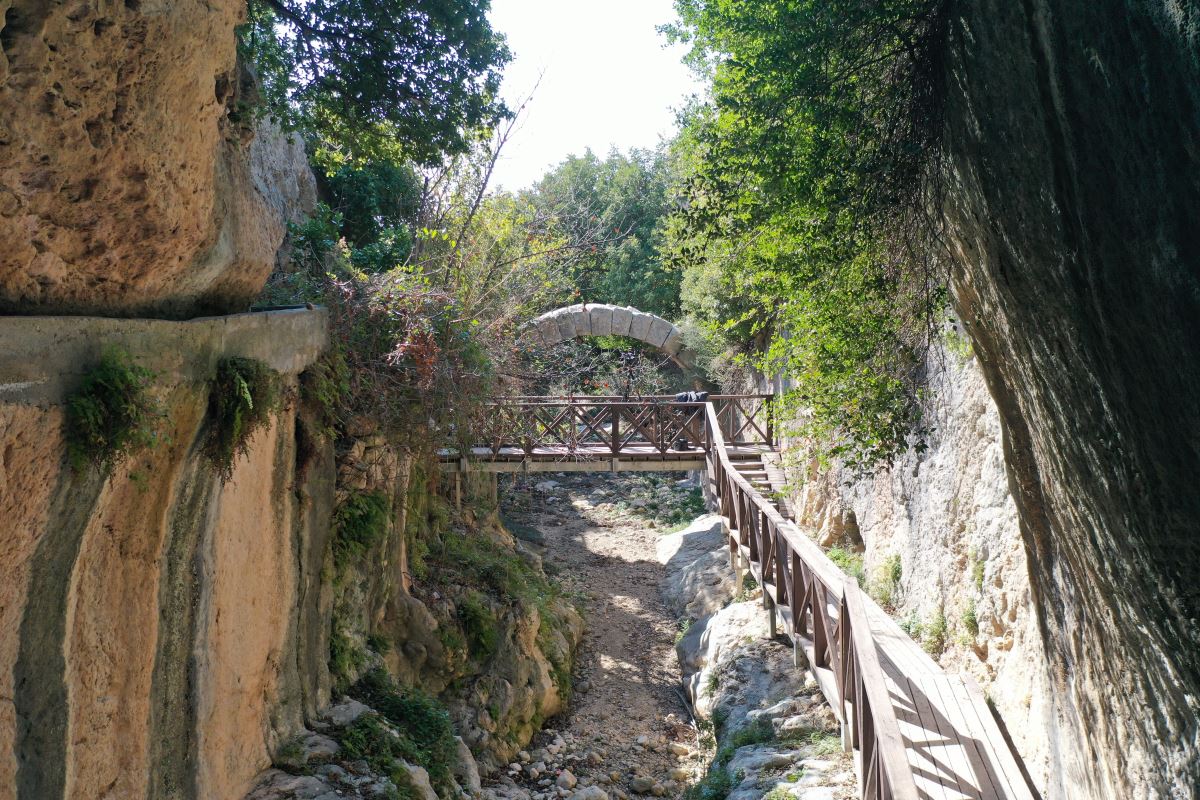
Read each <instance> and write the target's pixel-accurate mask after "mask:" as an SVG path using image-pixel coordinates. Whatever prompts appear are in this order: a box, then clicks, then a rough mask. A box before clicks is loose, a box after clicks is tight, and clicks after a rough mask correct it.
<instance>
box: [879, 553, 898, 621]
mask: <svg viewBox="0 0 1200 800" xmlns="http://www.w3.org/2000/svg"><path fill="white" fill-rule="evenodd" d="M878 576H879V577H878V580H876V581H875V582H873V583H872V584H871V596H872V597H874V598H875V599H876V600H877V601H879V604H880V605H881V606H884V607H889V608H890V607H891V606H892V605H893V604H894V603H895V601H896V596H897V595H898V594H899V592H900V580H901V578H903V576H904V567H903V565H902V563H901V561H900V554H899V553H893V554H892V555H890V556H888V557H887V558H886V559H884V562H883V564H882V565H880V567H879V571H878Z"/></svg>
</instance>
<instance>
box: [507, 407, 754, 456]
mask: <svg viewBox="0 0 1200 800" xmlns="http://www.w3.org/2000/svg"><path fill="white" fill-rule="evenodd" d="M772 401H773V396H772V395H712V396H709V398H708V402H709V403H712V404H713V407H714V409H715V411H716V417H718V420H720V427H721V432H722V433H724V434H725V443H726V444H727V445H774V444H776V439H775V425H774V420H773V413H772ZM492 408H493V409H494V411H496V414H494V416H493V422H492V425H491V426H490V428H488V431H487V432H486V435H487V441H488V443H490V445H491V446H492V447H493V450H494V449H497V447H499V446H521V447H536V446H540V445H550V446H572V445H574V446H576V447H581V446H590V445H594V444H600V439H601V438H600V435H599V428H606V429H610V426H611V425H612V423H613V422H616V423H617V426H618V429H620V428H622V427H624V428H625V429H634V431H636V432H637V433H638V434H640V437H641V438H640V439H628V440H626V441H629V443H635V441H636V443H637V444H650V445H653V446H655V447H660V446H661V445H662V444H667V445H673V444H674V443H664V441H660V439H661V437H658V435H655V434H653V433H652V432H653V431H654V425H653V423H654V422H664V426H662V429H664V431H666V432H668V433H670V432H671V431H672V421H671V420H670V419H667V417H671V416H674V417H678V416H679V414H680V411H679V409H683V408H686V409H688V410H689V416H691V413H692V411H695V413H696V416H697V417H700V419H701V420H703V417H704V415H706V410H704V405H703V403H680V402H677V401H676V398H674V396H673V395H653V396H643V397H622V396H618V395H563V396H521V397H509V398H504V399H503V401H497V402H496V403H493V404H492ZM622 417H624V420H625V421H626V422H628V425H625V426H623V425H622V421H623V420H622ZM572 422H574V423H575V425H576V426H577V427H576V431H575V432H574V433H572V432H571V431H570V429H569V427H570V425H571V423H572ZM689 427H691V426H690V425H689ZM703 428H704V423H703V422H701V425H700V429H701V432H702V431H703ZM610 432H611V429H610ZM698 440H700V437H696V438H694V439H692V443H694V444H695V443H696V441H698ZM500 441H503V443H504V444H503V445H499V444H497V443H500ZM662 452H665V450H662Z"/></svg>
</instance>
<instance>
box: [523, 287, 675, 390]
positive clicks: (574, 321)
mask: <svg viewBox="0 0 1200 800" xmlns="http://www.w3.org/2000/svg"><path fill="white" fill-rule="evenodd" d="M584 336H628V337H629V338H630V339H637V340H638V341H640V342H645V343H646V344H648V345H650V346H652V347H657V348H658V349H659V350H661V351H662V352H663V353H664V354H665V355H666V356H667V357H668V358H670V359H671V361H672V362H674V363H675V365H676V366H678V367H679V368H680V369H682V370H683V371H684V372H685V373H687V374H689V375H695V374H696V358H695V354H694V353H693V352H692V351H691V350H690V349H688V348H687V347H686V346H684V343H683V332H682V331H680V330H679V328H678V327H677V326H675V325H674V324H673V323H671V322H669V321H668V320H665V319H663V318H662V317H659V316H656V315H654V314H648V313H646V312H645V311H638V310H637V309H636V308H629V307H628V306H614V305H609V304H608V303H581V304H577V305H573V306H567V307H566V308H559V309H555V310H554V311H548V312H546V313H545V314H542V315H541V316H540V317H538V318H536V319H534V320H532V321H530V322H529V323H528V324H526V325H525V327H524V328H523V329H522V338H526V339H532V340H533V341H534V342H537V343H538V344H540V345H542V346H543V347H552V346H554V345H556V344H559V343H560V342H565V341H567V340H568V339H576V338H580V337H584Z"/></svg>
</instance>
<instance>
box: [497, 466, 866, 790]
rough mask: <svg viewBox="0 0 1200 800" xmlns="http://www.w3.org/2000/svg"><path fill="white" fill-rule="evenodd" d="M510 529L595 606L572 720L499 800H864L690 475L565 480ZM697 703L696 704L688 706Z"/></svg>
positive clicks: (524, 503) (522, 485)
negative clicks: (738, 590) (733, 566)
mask: <svg viewBox="0 0 1200 800" xmlns="http://www.w3.org/2000/svg"><path fill="white" fill-rule="evenodd" d="M504 497H505V499H504V505H505V515H506V518H507V520H508V523H509V527H510V529H511V530H513V532H514V533H515V534H516V535H517V536H518V537H520V538H522V539H524V540H525V542H526V543H527V544H530V545H533V546H535V547H536V548H538V549H539V550H541V551H542V554H543V557H544V559H545V563H546V568H547V571H548V572H554V573H557V576H558V579H559V580H560V581H561V582H562V584H563V586H564V588H566V589H567V590H568V591H570V592H572V593H574V594H575V595H576V596H577V597H579V598H580V600H581V601H582V604H583V606H584V608H585V616H586V619H587V633H586V635H585V639H584V643H583V646H582V648H581V650H580V656H579V661H578V663H579V666H578V668H577V671H576V674H575V686H576V694H575V697H574V699H573V700H572V703H571V708H570V710H569V712H568V713H567V714H566V715H564V716H563V717H560V718H557V719H555V720H552V721H550V723H549V727H547V728H546V729H545V730H543V732H542V733H540V734H539V735H538V736H537V737H536V738H535V740H534V742H533V743H532V744H531V745H530V747H529V748H527V749H526V750H525V751H523V752H521V753H520V754H519V755H518V757H517V759H516V760H515V761H513V762H512V763H511V764H509V765H508V767H507V768H505V769H503V770H501V772H500V773H499V774H498V775H496V776H493V782H492V783H491V784H490V785H489V786H486V787H485V789H484V792H485V796H486V797H487V798H488V800H567V799H570V800H628V799H629V798H631V797H638V796H650V797H654V796H658V797H685V796H687V797H692V798H696V800H723V799H724V798H726V797H733V798H736V799H737V800H756V799H757V798H760V797H763V796H764V795H770V796H771V800H783V799H784V798H787V797H798V798H805V799H806V800H841V798H850V797H853V796H855V791H856V790H855V783H854V776H853V771H852V768H851V762H850V761H849V759H848V757H846V756H845V755H843V754H842V752H841V745H840V739H839V738H838V735H837V727H836V723H835V721H834V719H833V716H832V713H831V712H830V710H829V709H828V707H827V706H826V705H825V704H824V701H823V700H822V699H821V697H820V695H819V693H818V692H817V691H816V687H815V684H813V683H812V682H811V681H807V682H806V680H805V675H804V673H803V672H801V671H798V670H796V669H795V667H794V666H793V665H792V654H791V648H790V647H789V646H788V645H787V644H786V643H781V642H772V641H768V640H767V624H766V617H765V612H763V610H762V608H761V600H760V598H759V597H758V595H757V594H756V593H754V592H749V593H746V594H744V595H743V596H741V597H737V598H734V597H733V596H732V592H733V585H732V574H731V573H730V571H729V568H728V561H727V557H726V556H725V551H724V548H723V541H722V536H721V531H720V526H719V522H718V521H717V519H716V518H715V517H705V516H703V513H702V512H703V505H702V502H701V501H700V497H699V491H698V490H697V489H696V488H695V486H694V485H693V484H691V483H689V482H687V481H686V480H683V476H682V475H677V474H649V475H609V474H594V475H573V476H565V475H558V476H556V475H550V476H545V477H539V478H537V479H529V478H524V479H519V480H517V481H516V482H514V483H513V484H512V485H510V486H509V487H507V490H505V491H504ZM685 698H686V702H685Z"/></svg>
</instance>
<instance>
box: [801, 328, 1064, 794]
mask: <svg viewBox="0 0 1200 800" xmlns="http://www.w3.org/2000/svg"><path fill="white" fill-rule="evenodd" d="M928 371H929V375H930V376H931V377H930V388H931V389H932V390H933V395H934V399H933V401H932V402H931V404H930V410H929V419H930V422H931V424H932V427H933V429H934V431H935V432H934V434H933V435H932V436H931V437H930V440H929V442H928V445H929V449H928V450H927V451H926V452H924V453H922V454H918V453H915V452H910V453H907V454H906V455H904V456H903V457H902V458H901V459H900V460H899V461H898V463H897V464H896V465H895V466H894V467H893V468H892V469H891V470H882V471H880V472H879V473H877V474H876V475H874V476H872V477H870V478H867V479H862V478H859V479H855V478H854V477H853V475H852V474H850V473H848V472H845V471H842V470H840V469H837V468H834V469H831V470H826V471H824V472H822V473H820V474H818V472H817V470H815V469H813V470H812V471H811V472H810V473H809V475H808V476H798V478H797V480H796V481H795V484H796V485H798V486H802V487H803V488H802V489H801V491H800V492H799V493H798V494H797V495H796V499H795V503H794V507H795V509H796V512H797V515H798V520H799V522H800V523H801V524H802V525H804V526H805V527H807V528H809V529H810V530H812V531H813V532H814V533H815V534H816V536H817V538H818V540H819V541H821V542H822V543H823V544H825V545H826V546H830V545H834V544H840V545H841V546H843V547H850V546H855V545H857V544H858V543H861V545H862V546H863V547H865V554H864V556H865V558H864V569H865V572H866V575H867V583H868V586H869V587H871V586H879V585H881V584H882V583H883V582H884V574H883V573H884V572H885V571H886V570H887V562H888V560H889V559H894V558H897V557H898V558H899V559H900V564H901V575H902V577H901V584H900V586H899V587H898V588H897V590H896V591H895V592H893V597H892V602H893V605H894V614H893V615H894V616H895V617H897V618H901V619H909V618H912V619H916V620H918V621H922V622H927V621H929V620H932V619H934V618H935V617H936V616H937V614H938V613H939V612H941V613H944V614H945V616H946V618H947V620H948V625H949V626H950V631H951V634H952V635H951V636H949V637H948V638H949V643H948V647H947V650H946V652H945V653H944V654H943V655H942V656H941V658H940V659H939V660H940V661H941V663H942V664H943V665H944V666H945V667H946V668H947V669H949V670H951V671H956V670H963V671H965V672H968V673H970V674H971V675H972V676H973V677H975V678H976V680H978V681H979V683H980V684H981V685H982V686H983V687H984V688H985V689H986V691H987V692H988V696H989V697H990V698H991V699H992V701H993V702H994V704H995V706H996V709H997V710H998V711H999V713H1000V715H1001V717H1002V718H1003V720H1004V721H1005V724H1006V726H1007V728H1008V731H1009V734H1010V735H1011V736H1012V737H1013V740H1014V742H1015V744H1016V745H1017V749H1018V751H1019V752H1020V753H1021V755H1022V757H1023V759H1024V760H1025V762H1026V766H1027V767H1028V768H1029V770H1030V773H1031V774H1032V775H1033V777H1034V778H1035V780H1036V782H1037V783H1038V784H1039V785H1043V786H1044V785H1046V784H1047V782H1048V781H1049V780H1051V776H1050V772H1051V770H1052V756H1051V751H1052V750H1053V748H1055V747H1057V746H1058V745H1057V744H1056V743H1055V742H1054V738H1053V736H1054V731H1055V730H1056V723H1055V721H1054V719H1053V715H1052V714H1051V703H1052V699H1051V698H1050V696H1049V695H1050V693H1051V692H1052V691H1053V689H1052V687H1051V685H1050V683H1049V681H1048V680H1047V679H1046V676H1045V672H1044V664H1045V660H1046V654H1045V650H1044V646H1043V644H1042V641H1041V637H1040V635H1039V633H1038V625H1037V614H1036V610H1035V609H1034V607H1033V603H1032V598H1031V595H1030V587H1029V564H1028V561H1027V556H1026V552H1025V547H1024V543H1023V542H1022V539H1021V532H1020V528H1019V524H1018V520H1017V510H1016V506H1015V504H1014V503H1013V500H1012V497H1011V496H1010V495H1009V492H1008V481H1007V475H1006V473H1005V463H1004V446H1003V442H1002V440H1001V432H1000V418H999V413H998V411H997V410H996V407H995V404H994V403H993V402H992V399H991V397H990V396H989V395H988V392H987V387H986V386H985V384H984V381H983V376H982V373H981V372H980V371H979V365H978V363H977V361H976V360H975V359H974V358H969V357H963V356H961V355H955V354H954V353H951V352H948V351H939V352H936V353H935V354H934V355H933V356H932V357H931V359H930V363H929V367H928ZM876 593H877V594H878V591H877V592H876ZM969 609H970V610H972V611H973V613H974V614H975V619H976V624H977V625H978V633H976V634H971V633H970V632H969V631H968V630H966V627H965V625H966V623H965V622H964V619H965V618H966V616H967V613H968V610H969Z"/></svg>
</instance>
